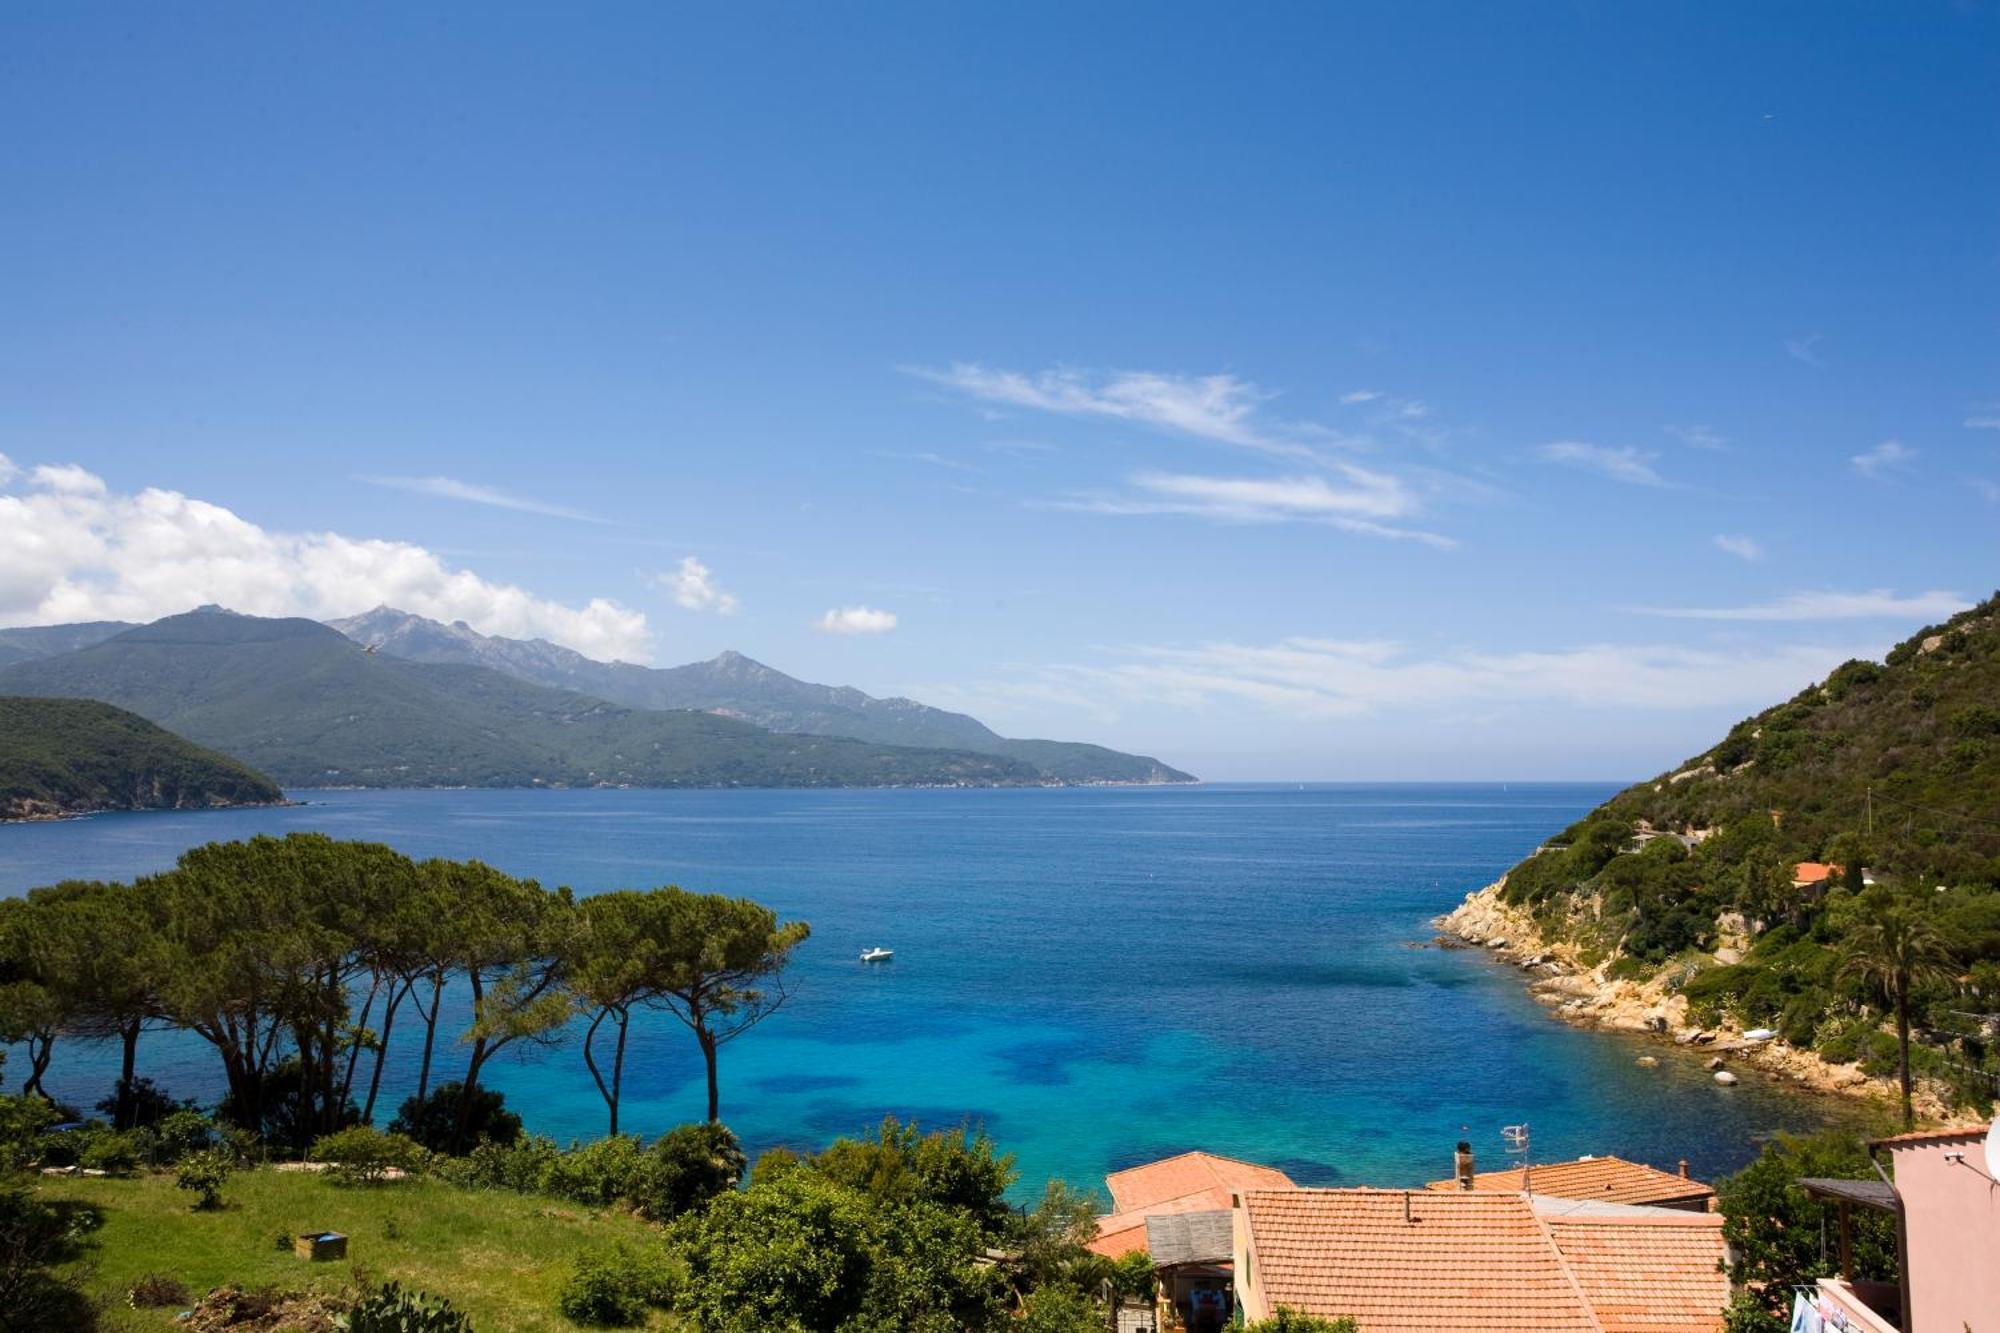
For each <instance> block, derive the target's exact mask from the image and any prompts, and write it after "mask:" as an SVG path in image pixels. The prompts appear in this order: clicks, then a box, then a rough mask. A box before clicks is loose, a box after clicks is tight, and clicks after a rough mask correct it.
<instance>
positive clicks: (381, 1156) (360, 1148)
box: [312, 1125, 424, 1185]
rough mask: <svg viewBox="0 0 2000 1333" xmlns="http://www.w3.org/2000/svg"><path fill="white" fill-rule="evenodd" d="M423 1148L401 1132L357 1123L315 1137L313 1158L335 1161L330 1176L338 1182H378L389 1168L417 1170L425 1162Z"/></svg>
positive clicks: (394, 1169) (363, 1183) (387, 1175)
mask: <svg viewBox="0 0 2000 1333" xmlns="http://www.w3.org/2000/svg"><path fill="white" fill-rule="evenodd" d="M423 1156H424V1150H423V1149H422V1148H420V1147H418V1146H417V1145H416V1144H414V1143H412V1142H410V1140H408V1139H406V1138H404V1137H403V1136H402V1135H400V1134H384V1133H383V1132H382V1131H381V1130H379V1129H375V1128H372V1127H371V1126H368V1125H356V1126H354V1127H353V1128H352V1129H343V1130H341V1131H340V1132H339V1133H337V1134H328V1135H325V1136H324V1137H322V1138H319V1139H316V1140H314V1142H313V1145H312V1158H313V1160H314V1161H318V1162H328V1163H331V1164H332V1169H331V1170H330V1171H328V1172H327V1178H328V1179H329V1180H331V1181H333V1183H334V1184H336V1185H375V1184H379V1183H381V1182H382V1181H384V1180H387V1179H389V1172H390V1171H392V1170H393V1171H402V1172H406V1173H407V1172H414V1171H416V1170H418V1169H419V1168H420V1167H421V1166H422V1165H423Z"/></svg>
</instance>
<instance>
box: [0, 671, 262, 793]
mask: <svg viewBox="0 0 2000 1333" xmlns="http://www.w3.org/2000/svg"><path fill="white" fill-rule="evenodd" d="M283 799H284V795H283V793H281V792H280V791H279V790H278V788H277V787H276V786H275V785H273V784H272V782H271V781H270V779H268V778H266V777H265V776H264V775H263V774H261V773H259V772H257V771H255V770H254V769H252V768H250V767H249V766H248V765H246V764H242V763H239V762H237V761H236V760H234V759H231V758H229V757H228V756H226V755H220V754H217V753H215V752H214V751H213V750H204V749H202V748H201V747H200V746H198V745H194V744H192V743H190V742H188V741H185V740H182V739H181V738H180V737H179V736H176V735H174V734H173V733H171V732H168V731H163V730H161V729H160V728H159V727H156V726H154V725H153V724H152V723H151V722H148V721H147V720H146V719H145V718H143V717H138V716H136V715H134V714H132V713H128V712H126V711H125V710H124V709H122V708H113V707H112V706H110V705H109V704H102V703H96V702H93V701H91V700H88V699H24V698H9V697H0V818H6V819H20V818H26V817H33V816H48V815H59V814H82V813H86V812H88V811H93V810H187V809H202V808H205V807H208V806H223V805H258V804H268V803H270V802H274V801H281V800H283Z"/></svg>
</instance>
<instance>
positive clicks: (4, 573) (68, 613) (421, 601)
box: [0, 465, 650, 661]
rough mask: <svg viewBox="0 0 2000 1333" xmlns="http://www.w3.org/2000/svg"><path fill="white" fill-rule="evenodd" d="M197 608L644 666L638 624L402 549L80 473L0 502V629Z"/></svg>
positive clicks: (601, 607) (53, 476) (6, 495)
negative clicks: (392, 617) (393, 622)
mask: <svg viewBox="0 0 2000 1333" xmlns="http://www.w3.org/2000/svg"><path fill="white" fill-rule="evenodd" d="M18 475H19V474H18V469H15V470H13V471H12V472H10V473H9V474H8V477H18ZM6 480H7V478H0V482H4V481H6ZM205 602H215V603H219V604H221V605H223V606H227V607H229V608H231V609H233V610H236V611H242V612H245V613H248V614H251V615H264V616H278V615H298V616H310V617H313V618H314V619H320V620H326V619H332V618H334V617H338V616H348V615H354V614H357V613H358V612H361V611H366V610H368V609H369V608H370V607H374V606H378V605H383V604H387V605H390V606H396V607H400V608H402V609H403V610H406V611H412V612H415V613H416V614H418V615H422V616H429V617H431V618H433V619H437V620H444V621H453V620H463V621H465V622H466V623H467V624H469V625H471V626H473V628H475V629H478V630H480V631H481V632H483V633H486V634H502V635H507V636H510V637H517V638H537V637H539V638H546V639H551V640H553V641H555V642H557V643H561V644H564V645H567V646H568V647H571V648H574V649H576V650H577V651H578V652H582V653H587V654H589V655H590V656H592V657H600V658H625V659H628V660H633V661H645V660H646V659H647V658H648V656H649V652H648V643H649V639H650V635H649V632H648V630H647V626H646V617H645V615H644V614H643V613H641V612H638V611H633V610H630V609H628V608H626V607H623V606H620V605H619V604H618V603H616V602H613V601H609V600H606V599H604V598H594V599H592V600H591V601H590V602H588V603H586V604H585V605H583V606H580V607H578V606H568V605H564V604H563V603H560V602H554V601H550V600H547V599H545V598H541V597H537V596H535V595H533V594H532V593H529V592H528V591H526V590H525V589H522V588H519V587H516V586H514V585H512V584H506V583H495V582H492V581H489V580H487V579H483V578H481V577H479V576H478V575H477V574H474V573H471V572H470V571H468V570H462V569H453V568H451V567H450V566H448V565H447V564H446V563H445V562H444V560H443V559H442V558H441V557H439V556H438V555H437V554H436V553H435V552H432V551H429V550H426V549H425V548H423V547H421V546H416V545H413V544H411V543H409V542H398V541H382V540H376V539H370V538H356V537H347V536H343V535H342V534H340V533H335V532H310V533H286V532H273V531H270V530H268V529H265V528H262V527H259V526H258V525H257V524H255V523H252V522H250V521H249V520H247V519H244V518H241V517H239V516H238V515H236V514H234V513H232V512H231V511H229V510H227V509H224V508H222V507H221V506H219V505H214V504H209V503H207V502H205V501H202V500H196V499H193V498H192V497H190V496H186V495H183V494H181V493H179V492H177V491H170V490H162V489H159V488H148V489H146V490H143V491H140V492H138V493H137V494H134V495H126V494H116V493H112V492H111V491H110V490H109V489H108V488H107V487H106V486H105V484H104V482H103V480H102V479H100V478H98V477H97V476H95V475H93V474H92V473H90V472H88V471H86V470H85V469H83V468H81V467H77V466H75V465H63V466H43V467H37V468H34V469H32V470H30V472H29V473H28V474H27V479H26V482H25V484H17V485H10V486H9V488H8V489H7V490H6V491H5V492H0V624H9V625H34V624H60V623H64V622H69V621H79V620H139V621H144V620H155V619H158V618H159V617H161V616H165V615H173V614H176V613H178V612H182V611H186V610H189V609H190V608H192V607H195V606H198V605H201V604H202V603H205Z"/></svg>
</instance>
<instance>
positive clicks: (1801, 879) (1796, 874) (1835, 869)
mask: <svg viewBox="0 0 2000 1333" xmlns="http://www.w3.org/2000/svg"><path fill="white" fill-rule="evenodd" d="M1846 868H1847V867H1845V866H1839V865H1830V864H1828V863H1827V862H1825V861H1801V862H1799V863H1798V864H1797V865H1795V866H1793V867H1792V887H1793V888H1795V889H1796V888H1804V887H1805V886H1806V885H1808V884H1824V883H1826V882H1827V881H1828V880H1830V879H1832V878H1833V877H1834V876H1835V875H1838V874H1840V873H1841V872H1842V871H1843V870H1845V869H1846Z"/></svg>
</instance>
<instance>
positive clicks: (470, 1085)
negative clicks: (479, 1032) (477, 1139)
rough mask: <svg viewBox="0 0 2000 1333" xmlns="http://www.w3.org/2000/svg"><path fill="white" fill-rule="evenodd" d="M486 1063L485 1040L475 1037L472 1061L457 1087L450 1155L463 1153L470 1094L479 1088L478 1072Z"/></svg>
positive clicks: (470, 1119) (469, 1123) (468, 1117)
mask: <svg viewBox="0 0 2000 1333" xmlns="http://www.w3.org/2000/svg"><path fill="white" fill-rule="evenodd" d="M485 1063H486V1038H484V1037H475V1038H474V1039H473V1042H472V1060H471V1062H470V1063H469V1064H467V1065H466V1067H465V1082H463V1083H461V1084H459V1085H458V1123H457V1124H456V1125H454V1126H453V1127H452V1131H451V1155H452V1156H454V1157H456V1156H458V1155H459V1154H460V1153H462V1152H464V1151H465V1131H466V1130H467V1129H469V1128H471V1126H472V1093H473V1090H474V1089H476V1088H477V1087H478V1086H479V1070H480V1068H481V1067H482V1066H484V1065H485Z"/></svg>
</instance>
